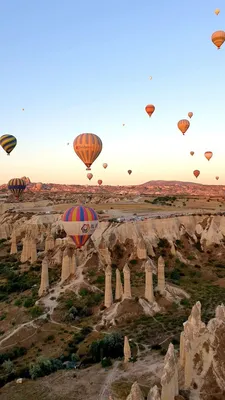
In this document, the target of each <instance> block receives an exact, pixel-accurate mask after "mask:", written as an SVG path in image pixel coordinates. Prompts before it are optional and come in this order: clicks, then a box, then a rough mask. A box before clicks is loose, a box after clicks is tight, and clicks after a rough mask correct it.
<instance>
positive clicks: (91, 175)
mask: <svg viewBox="0 0 225 400" xmlns="http://www.w3.org/2000/svg"><path fill="white" fill-rule="evenodd" d="M87 178H88V179H89V181H90V180H91V179H92V178H93V174H92V173H91V172H89V173H88V174H87Z"/></svg>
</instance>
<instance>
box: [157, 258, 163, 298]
mask: <svg viewBox="0 0 225 400" xmlns="http://www.w3.org/2000/svg"><path fill="white" fill-rule="evenodd" d="M158 290H159V292H160V293H161V294H163V293H164V291H165V261H164V259H163V258H162V257H161V256H160V257H159V259H158Z"/></svg>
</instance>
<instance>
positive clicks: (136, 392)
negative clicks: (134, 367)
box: [127, 382, 144, 400]
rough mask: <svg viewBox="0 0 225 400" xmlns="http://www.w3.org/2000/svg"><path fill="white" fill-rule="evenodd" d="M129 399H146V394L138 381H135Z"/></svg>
mask: <svg viewBox="0 0 225 400" xmlns="http://www.w3.org/2000/svg"><path fill="white" fill-rule="evenodd" d="M127 400H144V396H143V394H142V391H141V389H140V386H139V385H138V383H137V382H134V383H133V385H132V387H131V392H130V394H129V396H128V397H127Z"/></svg>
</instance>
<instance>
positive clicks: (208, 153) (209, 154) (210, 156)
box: [204, 151, 213, 161]
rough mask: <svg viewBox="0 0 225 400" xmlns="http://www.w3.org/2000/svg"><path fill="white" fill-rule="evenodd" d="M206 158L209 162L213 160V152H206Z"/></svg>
mask: <svg viewBox="0 0 225 400" xmlns="http://www.w3.org/2000/svg"><path fill="white" fill-rule="evenodd" d="M204 156H205V158H207V160H208V161H209V160H210V158H212V156H213V153H212V152H211V151H206V152H205V154H204Z"/></svg>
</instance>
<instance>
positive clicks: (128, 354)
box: [123, 336, 131, 363]
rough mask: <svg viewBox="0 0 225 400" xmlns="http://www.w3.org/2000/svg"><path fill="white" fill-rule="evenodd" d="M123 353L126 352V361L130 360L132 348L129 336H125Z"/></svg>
mask: <svg viewBox="0 0 225 400" xmlns="http://www.w3.org/2000/svg"><path fill="white" fill-rule="evenodd" d="M123 354H124V363H128V361H129V360H130V358H131V350H130V343H129V340H128V337H127V336H124V347H123Z"/></svg>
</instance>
